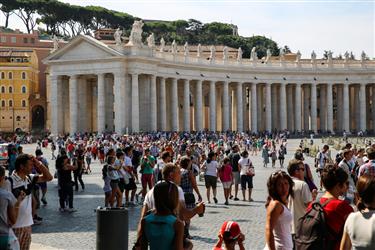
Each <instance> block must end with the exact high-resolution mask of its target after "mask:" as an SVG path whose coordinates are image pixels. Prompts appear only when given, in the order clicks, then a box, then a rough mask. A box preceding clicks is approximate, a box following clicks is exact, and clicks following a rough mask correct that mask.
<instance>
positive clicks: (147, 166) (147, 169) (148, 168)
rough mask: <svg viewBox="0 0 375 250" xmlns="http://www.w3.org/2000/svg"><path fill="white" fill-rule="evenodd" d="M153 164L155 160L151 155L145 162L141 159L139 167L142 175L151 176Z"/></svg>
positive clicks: (143, 158)
mask: <svg viewBox="0 0 375 250" xmlns="http://www.w3.org/2000/svg"><path fill="white" fill-rule="evenodd" d="M154 163H155V158H154V157H153V156H152V155H149V156H147V160H146V159H145V157H142V160H141V167H143V172H142V173H143V174H152V173H153V172H154V171H153V166H154Z"/></svg>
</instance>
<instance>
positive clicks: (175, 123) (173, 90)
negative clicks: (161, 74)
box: [171, 78, 178, 131]
mask: <svg viewBox="0 0 375 250" xmlns="http://www.w3.org/2000/svg"><path fill="white" fill-rule="evenodd" d="M177 99H178V93H177V79H176V78H172V82H171V116H172V131H178V100H177Z"/></svg>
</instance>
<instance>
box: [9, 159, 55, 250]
mask: <svg viewBox="0 0 375 250" xmlns="http://www.w3.org/2000/svg"><path fill="white" fill-rule="evenodd" d="M33 167H34V168H35V169H36V171H37V172H38V173H40V174H35V175H34V174H31V171H32V169H33ZM52 179H53V177H52V175H51V174H50V172H49V171H48V168H47V167H45V166H44V165H43V164H41V163H40V162H39V161H38V160H37V159H36V158H35V157H34V156H31V155H27V154H21V155H19V156H18V157H17V159H16V163H15V171H14V172H13V174H12V175H11V176H10V180H9V182H10V187H11V191H12V193H13V194H14V196H15V197H16V198H17V197H18V196H19V195H20V193H21V191H23V192H24V193H25V194H26V197H25V199H24V200H23V201H22V202H21V204H20V206H19V207H18V208H17V207H16V209H19V212H18V217H17V220H16V223H15V224H14V225H13V230H14V233H15V235H16V236H17V238H18V241H19V243H20V248H21V249H29V248H30V245H31V225H33V215H32V194H31V191H32V189H33V188H34V187H33V185H35V184H36V183H40V182H48V181H51V180H52Z"/></svg>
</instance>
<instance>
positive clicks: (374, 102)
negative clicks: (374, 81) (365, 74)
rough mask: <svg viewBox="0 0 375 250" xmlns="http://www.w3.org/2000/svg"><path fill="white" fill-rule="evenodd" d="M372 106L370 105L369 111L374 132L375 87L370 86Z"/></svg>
mask: <svg viewBox="0 0 375 250" xmlns="http://www.w3.org/2000/svg"><path fill="white" fill-rule="evenodd" d="M371 95H372V97H371V98H372V105H371V110H372V129H373V130H375V86H372V93H371Z"/></svg>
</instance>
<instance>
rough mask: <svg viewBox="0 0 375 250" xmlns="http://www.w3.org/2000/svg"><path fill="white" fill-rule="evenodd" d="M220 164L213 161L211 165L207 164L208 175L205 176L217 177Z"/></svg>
mask: <svg viewBox="0 0 375 250" xmlns="http://www.w3.org/2000/svg"><path fill="white" fill-rule="evenodd" d="M218 167H219V164H218V163H217V161H211V162H210V163H207V162H206V173H205V175H210V176H217V169H218Z"/></svg>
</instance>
